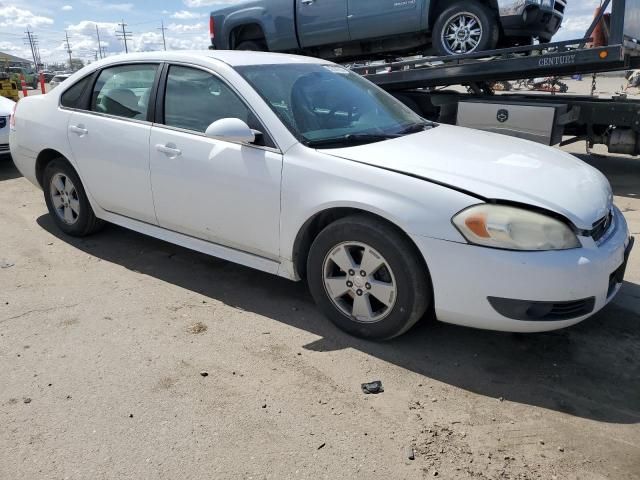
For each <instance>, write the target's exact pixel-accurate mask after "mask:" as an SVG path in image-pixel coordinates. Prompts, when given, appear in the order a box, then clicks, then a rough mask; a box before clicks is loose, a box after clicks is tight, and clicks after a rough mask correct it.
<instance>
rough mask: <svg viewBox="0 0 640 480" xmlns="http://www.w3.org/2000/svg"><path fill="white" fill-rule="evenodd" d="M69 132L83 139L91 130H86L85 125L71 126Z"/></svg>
mask: <svg viewBox="0 0 640 480" xmlns="http://www.w3.org/2000/svg"><path fill="white" fill-rule="evenodd" d="M69 131H70V132H72V133H75V134H76V135H80V136H81V137H83V136H85V135H86V134H87V133H89V130H87V129H86V128H84V126H83V125H71V126H70V127H69Z"/></svg>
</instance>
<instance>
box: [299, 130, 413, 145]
mask: <svg viewBox="0 0 640 480" xmlns="http://www.w3.org/2000/svg"><path fill="white" fill-rule="evenodd" d="M400 136H401V135H399V134H396V133H349V134H347V135H343V136H341V137H332V138H322V139H319V140H305V141H304V142H303V143H304V144H305V145H306V146H307V147H311V148H315V147H327V146H331V145H358V144H364V143H374V142H382V141H383V140H390V139H392V138H398V137H400Z"/></svg>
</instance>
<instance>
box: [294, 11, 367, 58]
mask: <svg viewBox="0 0 640 480" xmlns="http://www.w3.org/2000/svg"><path fill="white" fill-rule="evenodd" d="M295 1H296V9H297V19H298V36H299V38H300V44H301V46H302V47H305V48H306V47H313V46H317V45H329V44H332V43H341V42H347V41H349V24H348V22H347V0H295ZM360 1H361V2H362V3H369V0H360Z"/></svg>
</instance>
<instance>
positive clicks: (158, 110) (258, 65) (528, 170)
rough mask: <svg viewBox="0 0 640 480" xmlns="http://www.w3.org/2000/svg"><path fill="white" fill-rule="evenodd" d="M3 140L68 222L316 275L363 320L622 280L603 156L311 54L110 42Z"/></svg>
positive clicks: (366, 329) (595, 291) (531, 300)
mask: <svg viewBox="0 0 640 480" xmlns="http://www.w3.org/2000/svg"><path fill="white" fill-rule="evenodd" d="M33 132H38V134H37V135H34V133H33ZM11 152H12V154H13V158H14V160H15V162H16V164H17V166H18V168H19V169H20V171H21V172H22V174H23V175H24V176H25V177H26V178H28V179H29V180H31V182H33V183H34V184H35V185H37V186H38V187H40V188H42V189H43V190H44V197H45V200H46V203H47V206H48V208H49V211H50V213H51V216H52V218H53V219H54V220H55V222H56V224H57V225H58V227H59V228H60V229H61V230H62V231H64V232H65V233H67V234H69V235H74V236H83V235H88V234H90V233H93V232H95V231H96V230H98V229H99V228H100V227H101V226H102V225H103V224H104V222H111V223H115V224H118V225H121V226H124V227H127V228H130V229H132V230H136V231H138V232H141V233H144V234H147V235H150V236H153V237H157V238H160V239H163V240H166V241H169V242H173V243H175V244H178V245H182V246H184V247H187V248H191V249H194V250H198V251H200V252H204V253H207V254H210V255H214V256H217V257H220V258H224V259H227V260H231V261H233V262H237V263H240V264H243V265H248V266H250V267H253V268H256V269H259V270H263V271H266V272H270V273H272V274H276V275H280V276H282V277H286V278H288V279H291V280H301V279H305V278H306V279H307V282H308V285H309V288H310V290H311V293H312V294H313V296H314V298H315V300H316V302H317V304H318V306H319V307H320V309H321V310H322V311H323V312H324V313H325V314H326V315H327V316H328V317H329V318H330V319H331V320H332V321H333V322H335V323H336V324H337V325H338V326H339V327H341V328H343V329H344V330H346V331H348V332H350V333H352V334H354V335H358V336H362V337H367V338H375V339H388V338H392V337H394V336H397V335H400V334H401V333H403V332H405V331H407V330H408V329H409V328H410V327H411V326H412V325H414V324H415V323H416V322H417V321H418V320H419V319H421V318H422V317H425V316H430V317H436V318H437V319H439V320H441V321H444V322H449V323H455V324H459V325H466V326H470V327H477V328H486V329H495V330H503V331H514V332H535V331H545V330H552V329H557V328H563V327H567V326H570V325H573V324H575V323H577V322H580V321H581V320H584V319H585V318H587V317H589V316H590V315H592V314H594V313H595V312H597V311H598V310H600V309H602V308H603V307H604V306H605V305H606V304H607V303H608V302H609V301H611V299H612V298H613V297H614V296H615V295H616V293H617V292H618V290H619V289H620V285H621V284H622V280H623V275H624V270H625V265H626V259H627V258H628V254H629V251H630V249H631V245H632V239H631V238H630V236H629V231H628V229H627V224H626V222H625V219H624V218H623V216H622V214H621V213H620V211H619V210H618V209H617V208H616V207H615V206H614V205H613V201H612V192H611V188H610V186H609V183H608V182H607V180H606V179H605V178H604V176H603V175H602V174H601V173H600V172H598V171H597V170H595V169H593V168H591V167H590V166H588V165H586V164H584V163H583V162H581V161H579V160H578V159H576V158H574V157H572V156H571V155H568V154H566V153H563V152H562V151H559V150H555V149H552V148H548V147H544V146H541V145H537V144H534V143H530V142H527V141H522V140H517V139H513V138H510V137H505V136H499V135H492V134H488V133H484V132H479V131H474V130H467V129H462V128H457V127H452V126H446V125H437V124H434V123H430V122H428V121H426V120H424V119H423V118H421V117H419V116H418V115H416V114H415V113H413V112H412V111H411V110H410V109H408V108H407V107H405V106H404V105H403V104H401V103H400V102H398V101H397V100H395V99H394V98H393V97H391V96H390V95H388V94H387V93H385V92H384V91H382V90H380V89H379V88H377V87H376V86H374V85H373V84H371V83H369V82H368V81H366V80H364V79H363V78H362V77H360V76H358V75H356V74H354V73H351V72H349V71H348V70H346V69H344V68H342V67H340V66H337V65H335V64H331V63H329V62H326V61H322V60H317V59H312V58H304V57H296V56H288V55H277V54H269V53H258V52H240V51H235V52H226V51H206V52H173V53H166V52H165V53H163V52H154V53H145V54H131V55H127V56H121V57H110V58H109V59H106V60H104V61H100V62H97V63H94V64H92V65H90V66H89V67H86V68H84V69H83V70H81V71H80V72H78V73H76V74H74V75H73V76H72V77H71V78H70V79H69V80H68V81H66V82H65V83H64V86H62V87H60V88H57V89H56V90H54V91H53V92H51V93H49V94H47V95H42V96H36V97H29V98H26V99H24V100H22V101H20V102H19V104H18V107H17V111H16V114H15V127H14V128H13V130H12V132H11Z"/></svg>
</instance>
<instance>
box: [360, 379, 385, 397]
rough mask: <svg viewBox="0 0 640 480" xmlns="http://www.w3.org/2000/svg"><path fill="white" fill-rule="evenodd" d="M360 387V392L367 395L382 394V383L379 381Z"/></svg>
mask: <svg viewBox="0 0 640 480" xmlns="http://www.w3.org/2000/svg"><path fill="white" fill-rule="evenodd" d="M360 387H361V388H362V391H363V392H364V393H365V394H367V395H369V394H374V395H375V394H376V393H382V392H384V387H383V386H382V382H381V381H380V380H376V381H374V382H369V383H363V384H362V385H360Z"/></svg>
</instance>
